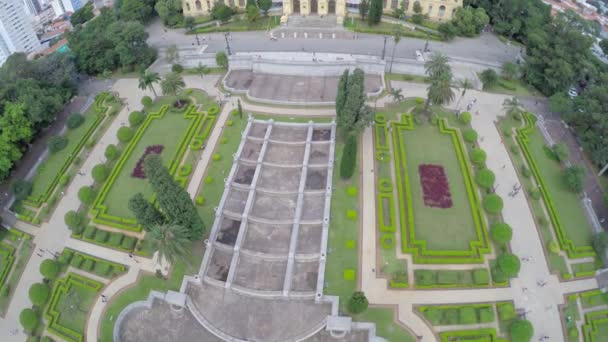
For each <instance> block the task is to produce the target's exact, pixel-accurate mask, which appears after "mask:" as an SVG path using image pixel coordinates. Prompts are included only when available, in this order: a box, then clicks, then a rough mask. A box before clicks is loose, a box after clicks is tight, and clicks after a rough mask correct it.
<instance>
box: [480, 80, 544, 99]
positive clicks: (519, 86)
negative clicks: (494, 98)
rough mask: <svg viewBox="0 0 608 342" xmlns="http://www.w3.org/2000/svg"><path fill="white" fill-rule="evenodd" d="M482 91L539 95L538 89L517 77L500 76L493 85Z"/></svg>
mask: <svg viewBox="0 0 608 342" xmlns="http://www.w3.org/2000/svg"><path fill="white" fill-rule="evenodd" d="M484 91H487V92H491V93H500V94H509V95H522V96H541V93H540V92H539V91H538V90H536V89H534V88H533V87H532V86H530V85H527V84H526V83H524V82H523V81H521V80H518V79H515V80H507V79H504V78H500V79H499V80H498V82H497V83H496V85H495V86H493V87H490V88H486V89H484Z"/></svg>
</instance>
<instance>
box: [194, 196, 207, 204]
mask: <svg viewBox="0 0 608 342" xmlns="http://www.w3.org/2000/svg"><path fill="white" fill-rule="evenodd" d="M195 203H196V204H197V205H204V204H205V197H203V196H201V195H199V196H196V200H195Z"/></svg>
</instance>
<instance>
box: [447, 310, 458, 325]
mask: <svg viewBox="0 0 608 342" xmlns="http://www.w3.org/2000/svg"><path fill="white" fill-rule="evenodd" d="M458 311H459V310H458V309H456V308H449V309H445V310H443V324H447V325H454V324H458V321H459V318H458V313H459V312H458Z"/></svg>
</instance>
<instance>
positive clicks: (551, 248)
mask: <svg viewBox="0 0 608 342" xmlns="http://www.w3.org/2000/svg"><path fill="white" fill-rule="evenodd" d="M547 249H549V252H551V253H553V254H559V245H558V244H557V242H556V241H555V240H551V241H549V243H548V244H547Z"/></svg>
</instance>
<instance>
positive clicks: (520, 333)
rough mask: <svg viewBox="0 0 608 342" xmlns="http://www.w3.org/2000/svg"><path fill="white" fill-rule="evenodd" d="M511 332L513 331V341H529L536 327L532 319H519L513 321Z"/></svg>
mask: <svg viewBox="0 0 608 342" xmlns="http://www.w3.org/2000/svg"><path fill="white" fill-rule="evenodd" d="M509 332H510V333H511V340H512V341H518V342H529V341H530V339H531V338H532V335H534V327H533V326H532V323H530V321H528V320H525V319H518V320H515V321H514V322H513V323H511V326H510V327H509Z"/></svg>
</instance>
